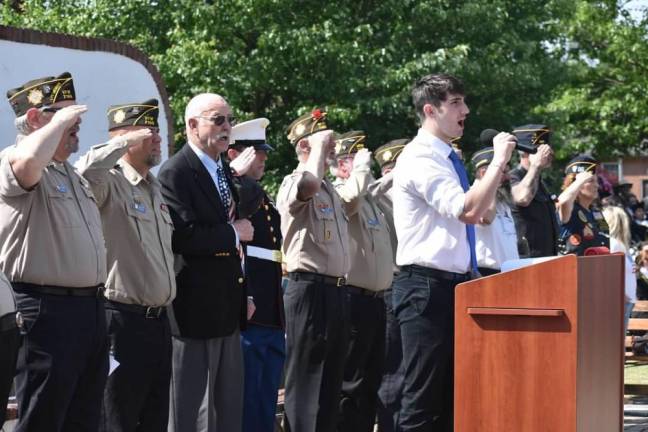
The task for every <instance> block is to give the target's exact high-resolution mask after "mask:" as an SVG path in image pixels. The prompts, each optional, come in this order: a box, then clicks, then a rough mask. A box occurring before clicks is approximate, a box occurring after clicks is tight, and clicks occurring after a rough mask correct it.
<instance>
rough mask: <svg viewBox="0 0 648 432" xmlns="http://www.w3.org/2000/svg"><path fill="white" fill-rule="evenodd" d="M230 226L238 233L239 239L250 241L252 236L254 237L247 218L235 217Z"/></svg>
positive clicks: (250, 223) (252, 228)
mask: <svg viewBox="0 0 648 432" xmlns="http://www.w3.org/2000/svg"><path fill="white" fill-rule="evenodd" d="M232 226H233V227H234V229H235V230H236V232H237V233H238V236H239V240H240V241H242V242H249V241H252V238H253V237H254V227H253V226H252V222H250V221H249V220H248V219H237V220H235V221H234V222H232Z"/></svg>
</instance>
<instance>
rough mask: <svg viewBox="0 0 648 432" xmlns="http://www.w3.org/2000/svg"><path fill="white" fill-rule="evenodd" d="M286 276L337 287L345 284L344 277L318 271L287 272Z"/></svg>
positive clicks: (295, 279)
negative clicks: (327, 274)
mask: <svg viewBox="0 0 648 432" xmlns="http://www.w3.org/2000/svg"><path fill="white" fill-rule="evenodd" d="M288 277H289V278H290V279H291V280H294V281H299V280H305V281H312V282H320V283H324V284H327V285H333V286H337V287H340V286H345V285H346V278H344V277H335V276H326V275H322V274H319V273H308V272H291V273H288Z"/></svg>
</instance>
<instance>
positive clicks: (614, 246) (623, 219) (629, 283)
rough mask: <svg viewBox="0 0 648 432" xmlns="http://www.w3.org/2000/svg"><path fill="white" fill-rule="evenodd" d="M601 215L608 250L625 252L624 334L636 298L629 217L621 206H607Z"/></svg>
mask: <svg viewBox="0 0 648 432" xmlns="http://www.w3.org/2000/svg"><path fill="white" fill-rule="evenodd" d="M603 216H604V217H605V221H606V222H607V224H608V227H609V229H610V252H612V253H614V252H623V253H624V254H625V319H624V327H623V329H624V334H625V332H626V331H627V330H628V320H629V319H630V314H631V313H632V308H633V307H634V302H635V301H636V300H637V279H636V277H635V272H634V263H633V260H632V257H631V256H630V218H629V217H628V214H627V213H626V212H625V210H623V209H622V208H621V207H616V206H609V207H605V208H604V209H603Z"/></svg>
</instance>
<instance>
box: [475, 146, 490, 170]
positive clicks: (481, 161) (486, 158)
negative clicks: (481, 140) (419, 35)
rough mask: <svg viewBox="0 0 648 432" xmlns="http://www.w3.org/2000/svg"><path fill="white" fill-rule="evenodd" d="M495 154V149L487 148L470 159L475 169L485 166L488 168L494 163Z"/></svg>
mask: <svg viewBox="0 0 648 432" xmlns="http://www.w3.org/2000/svg"><path fill="white" fill-rule="evenodd" d="M494 154H495V150H494V149H493V147H486V148H483V149H481V150H479V151H476V152H475V154H473V155H472V157H471V158H470V161H471V162H472V163H473V165H474V166H475V169H479V168H481V167H483V166H488V165H489V164H490V163H491V162H492V161H493V155H494Z"/></svg>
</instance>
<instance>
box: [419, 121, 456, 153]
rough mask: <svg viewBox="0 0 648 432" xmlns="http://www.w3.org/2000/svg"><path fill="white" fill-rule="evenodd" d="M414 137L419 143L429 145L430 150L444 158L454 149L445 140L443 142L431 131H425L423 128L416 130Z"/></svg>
mask: <svg viewBox="0 0 648 432" xmlns="http://www.w3.org/2000/svg"><path fill="white" fill-rule="evenodd" d="M416 139H417V141H419V142H420V143H421V144H423V145H425V146H428V147H430V149H432V151H434V152H435V153H438V154H440V155H441V156H443V157H444V158H448V157H450V152H452V151H454V150H452V147H450V145H449V144H446V143H445V142H443V140H441V139H440V138H438V137H437V136H436V135H433V134H432V133H431V132H429V131H426V130H425V129H423V128H421V129H419V130H418V134H417V135H416Z"/></svg>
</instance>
